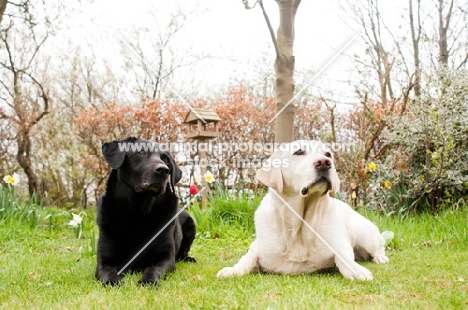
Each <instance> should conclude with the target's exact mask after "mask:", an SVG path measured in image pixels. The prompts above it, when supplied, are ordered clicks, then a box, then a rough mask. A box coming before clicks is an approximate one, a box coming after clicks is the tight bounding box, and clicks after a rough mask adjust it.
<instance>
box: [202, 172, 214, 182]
mask: <svg viewBox="0 0 468 310" xmlns="http://www.w3.org/2000/svg"><path fill="white" fill-rule="evenodd" d="M204 177H205V180H206V182H208V183H210V184H211V183H213V182H214V181H215V178H214V176H213V175H212V174H211V172H209V171H208V172H207V173H205V175H204Z"/></svg>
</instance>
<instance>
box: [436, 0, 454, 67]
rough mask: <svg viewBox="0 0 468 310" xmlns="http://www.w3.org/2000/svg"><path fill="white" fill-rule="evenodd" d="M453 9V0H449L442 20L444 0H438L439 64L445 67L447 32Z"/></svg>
mask: <svg viewBox="0 0 468 310" xmlns="http://www.w3.org/2000/svg"><path fill="white" fill-rule="evenodd" d="M452 10H453V0H452V1H450V7H449V9H448V11H447V14H446V16H445V21H444V12H443V11H444V0H439V7H438V11H439V41H438V44H439V65H440V66H441V67H447V65H448V58H449V53H448V43H447V33H448V29H449V26H450V19H451V17H452Z"/></svg>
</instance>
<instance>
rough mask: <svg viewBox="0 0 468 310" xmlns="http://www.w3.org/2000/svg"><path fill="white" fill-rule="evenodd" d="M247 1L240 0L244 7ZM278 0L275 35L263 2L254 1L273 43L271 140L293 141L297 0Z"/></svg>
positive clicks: (260, 0) (280, 141)
mask: <svg viewBox="0 0 468 310" xmlns="http://www.w3.org/2000/svg"><path fill="white" fill-rule="evenodd" d="M247 2H248V1H245V0H244V4H245V6H246V8H251V7H249V6H248V3H247ZM276 2H277V3H278V9H279V16H280V23H279V27H278V30H277V35H276V37H275V34H274V31H273V28H272V26H271V23H270V20H269V18H268V15H267V13H266V11H265V8H264V6H263V1H262V0H258V3H259V4H260V7H261V9H262V12H263V16H264V18H265V21H266V23H267V26H268V29H269V31H270V35H271V39H272V41H273V46H274V47H275V52H276V59H275V76H276V79H275V93H276V115H275V117H274V118H273V120H275V143H282V142H291V141H293V140H294V116H295V114H296V108H295V104H294V100H293V98H294V56H293V45H294V21H295V17H296V12H297V8H298V7H299V4H300V3H301V0H276Z"/></svg>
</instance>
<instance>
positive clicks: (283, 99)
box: [275, 0, 300, 143]
mask: <svg viewBox="0 0 468 310" xmlns="http://www.w3.org/2000/svg"><path fill="white" fill-rule="evenodd" d="M277 3H278V8H279V15H280V23H279V27H278V31H277V55H276V60H275V73H276V81H275V91H276V112H277V113H279V114H277V117H276V120H275V142H276V143H282V142H291V141H293V140H294V116H295V113H296V108H295V103H294V101H293V96H294V56H293V45H294V21H295V16H296V11H297V7H298V6H299V4H300V0H295V1H294V0H278V1H277Z"/></svg>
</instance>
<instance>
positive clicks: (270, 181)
mask: <svg viewBox="0 0 468 310" xmlns="http://www.w3.org/2000/svg"><path fill="white" fill-rule="evenodd" d="M280 155H281V152H280V151H275V152H274V153H273V154H272V155H271V157H270V158H268V159H267V160H266V161H265V162H264V163H263V165H262V169H260V170H258V171H257V180H259V181H260V182H262V183H263V184H265V185H266V186H268V187H271V188H273V189H274V190H275V191H277V192H278V193H281V192H282V191H283V174H282V172H281V165H280V166H279V167H275V166H278V165H275V164H274V160H275V159H276V158H279V157H280Z"/></svg>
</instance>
